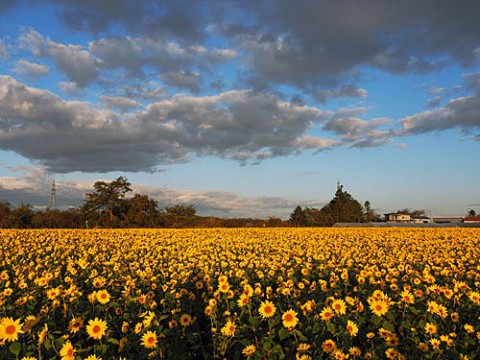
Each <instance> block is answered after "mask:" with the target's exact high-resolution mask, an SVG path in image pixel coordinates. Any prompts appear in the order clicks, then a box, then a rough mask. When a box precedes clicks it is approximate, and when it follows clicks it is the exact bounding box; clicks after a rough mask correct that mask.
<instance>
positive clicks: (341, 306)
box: [331, 299, 347, 315]
mask: <svg viewBox="0 0 480 360" xmlns="http://www.w3.org/2000/svg"><path fill="white" fill-rule="evenodd" d="M331 307H332V309H333V311H335V312H336V313H337V314H341V315H345V314H346V313H347V305H346V304H345V301H343V300H342V299H334V300H333V301H332V304H331Z"/></svg>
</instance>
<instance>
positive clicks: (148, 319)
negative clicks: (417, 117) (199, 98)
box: [0, 228, 480, 360]
mask: <svg viewBox="0 0 480 360" xmlns="http://www.w3.org/2000/svg"><path fill="white" fill-rule="evenodd" d="M479 245H480V236H479V232H478V229H456V228H449V229H407V228H401V229H400V228H388V229H372V228H348V229H319V228H315V229H313V228H311V229H310V228H298V229H297V228H288V229H285V228H277V229H259V228H257V229H221V230H219V229H195V230H30V231H28V230H24V231H22V230H17V231H14V230H0V248H1V249H2V251H1V253H0V358H1V359H10V358H11V359H28V360H31V359H38V360H40V359H59V358H60V359H88V360H95V359H104V360H106V359H148V358H152V359H159V358H161V359H163V358H165V359H246V358H248V359H282V358H285V359H303V360H308V359H347V358H348V359H420V358H423V359H446V358H448V359H472V360H473V359H477V358H478V357H479V356H480V293H479V291H480V290H479V287H480V263H479V259H480V246H479Z"/></svg>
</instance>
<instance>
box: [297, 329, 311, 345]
mask: <svg viewBox="0 0 480 360" xmlns="http://www.w3.org/2000/svg"><path fill="white" fill-rule="evenodd" d="M295 334H296V335H297V338H298V340H300V341H305V342H306V341H308V339H307V337H306V336H305V335H303V334H302V333H301V332H300V331H298V330H295Z"/></svg>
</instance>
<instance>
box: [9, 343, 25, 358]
mask: <svg viewBox="0 0 480 360" xmlns="http://www.w3.org/2000/svg"><path fill="white" fill-rule="evenodd" d="M8 350H10V352H11V353H12V354H13V355H15V356H18V354H20V351H22V345H20V343H18V342H14V343H13V344H10V346H9V347H8Z"/></svg>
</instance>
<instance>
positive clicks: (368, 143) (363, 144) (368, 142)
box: [350, 139, 392, 149]
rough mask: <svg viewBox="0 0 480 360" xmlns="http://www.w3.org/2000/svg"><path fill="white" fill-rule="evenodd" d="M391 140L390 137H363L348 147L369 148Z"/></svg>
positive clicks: (388, 142)
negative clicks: (363, 138)
mask: <svg viewBox="0 0 480 360" xmlns="http://www.w3.org/2000/svg"><path fill="white" fill-rule="evenodd" d="M391 142H392V140H391V139H380V140H378V139H365V140H360V141H357V142H355V143H353V144H352V145H351V146H350V147H352V148H359V149H362V148H371V147H379V146H384V145H386V144H390V143H391Z"/></svg>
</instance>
